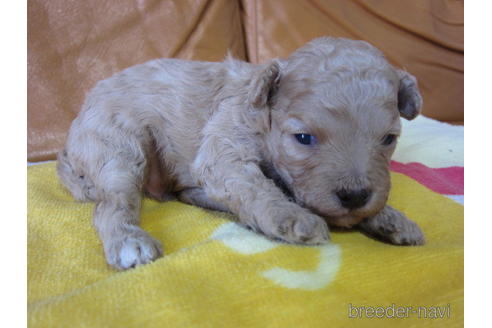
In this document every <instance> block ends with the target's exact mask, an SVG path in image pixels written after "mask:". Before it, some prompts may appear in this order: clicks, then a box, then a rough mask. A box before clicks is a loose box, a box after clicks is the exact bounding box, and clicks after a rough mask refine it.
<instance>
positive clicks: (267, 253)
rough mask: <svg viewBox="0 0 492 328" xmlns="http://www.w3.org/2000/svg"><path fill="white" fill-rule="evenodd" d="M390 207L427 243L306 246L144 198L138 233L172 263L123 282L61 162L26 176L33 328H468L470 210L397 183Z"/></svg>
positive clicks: (344, 237) (359, 238) (401, 179)
mask: <svg viewBox="0 0 492 328" xmlns="http://www.w3.org/2000/svg"><path fill="white" fill-rule="evenodd" d="M392 179H393V180H392V181H393V189H392V193H391V196H390V201H389V203H390V204H391V205H392V206H394V207H395V208H397V209H399V210H401V211H403V212H404V213H406V214H407V215H408V216H409V217H410V218H412V219H413V220H415V221H416V222H418V223H419V225H420V226H421V228H422V230H423V231H424V233H425V235H426V239H427V244H426V245H425V246H422V247H398V246H392V245H388V244H384V243H381V242H378V241H375V240H372V239H370V238H368V237H366V236H364V235H363V234H361V233H359V232H333V233H332V241H333V243H332V244H330V245H327V246H319V247H305V246H293V245H286V244H281V243H276V242H272V241H269V240H267V239H265V238H263V237H262V236H260V235H257V234H254V233H252V232H249V231H247V230H245V229H243V228H241V227H239V226H238V225H236V224H234V223H232V222H231V221H229V220H228V219H227V215H226V214H222V213H217V212H211V211H206V210H203V209H200V208H197V207H193V206H188V205H184V204H182V203H179V202H176V201H170V202H167V203H158V202H154V201H151V200H148V199H146V200H145V201H144V203H143V209H142V214H141V223H142V226H143V228H144V229H145V230H147V231H149V232H150V233H151V235H152V236H154V237H155V238H157V239H159V240H160V241H161V242H162V243H163V244H164V252H165V256H164V257H163V258H161V259H159V260H158V261H156V262H154V263H152V264H149V265H146V266H142V267H138V268H136V269H133V270H129V271H125V272H117V271H114V270H112V269H111V268H109V267H108V266H107V265H106V262H105V260H104V257H103V251H102V247H101V245H100V242H99V240H98V239H97V236H96V233H95V231H94V230H93V228H92V226H91V217H92V210H93V204H90V203H87V204H86V203H76V202H75V201H74V200H73V199H72V197H71V196H70V195H69V193H68V192H67V191H65V190H64V189H63V188H62V187H61V186H60V185H59V182H58V179H57V177H56V174H55V164H54V163H48V164H43V165H37V166H33V167H29V168H28V323H29V326H30V327H50V328H51V327H91V328H93V327H282V328H285V327H351V326H357V327H359V326H361V327H375V326H378V327H381V326H388V327H400V326H402V327H408V326H413V325H415V326H416V325H418V326H419V327H420V326H424V327H425V326H444V325H445V326H446V327H454V326H462V325H463V207H462V206H461V205H459V204H457V203H455V202H453V201H452V200H450V199H448V198H446V197H444V196H442V195H439V194H437V193H434V192H432V191H430V190H429V189H427V188H425V187H424V186H422V185H420V184H418V183H417V182H415V181H414V180H412V179H410V178H408V177H407V176H404V175H401V174H398V173H393V174H392Z"/></svg>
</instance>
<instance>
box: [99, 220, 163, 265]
mask: <svg viewBox="0 0 492 328" xmlns="http://www.w3.org/2000/svg"><path fill="white" fill-rule="evenodd" d="M105 253H106V259H107V261H108V263H109V264H110V265H112V266H113V267H115V268H116V269H119V270H126V269H129V268H134V267H136V266H139V265H142V264H147V263H150V262H152V261H154V260H155V259H157V258H159V257H161V256H162V246H161V244H160V242H158V241H157V240H155V239H154V238H152V237H150V236H149V234H147V233H146V232H145V231H143V230H142V229H140V228H138V227H136V229H134V230H133V231H131V232H129V233H125V234H122V235H121V236H118V237H116V238H114V240H111V241H109V242H108V245H107V247H106V245H105Z"/></svg>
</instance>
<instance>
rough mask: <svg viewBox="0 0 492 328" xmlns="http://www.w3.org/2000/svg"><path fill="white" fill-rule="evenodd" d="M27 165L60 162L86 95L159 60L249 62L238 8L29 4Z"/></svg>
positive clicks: (221, 0)
mask: <svg viewBox="0 0 492 328" xmlns="http://www.w3.org/2000/svg"><path fill="white" fill-rule="evenodd" d="M27 4H28V38H27V47H28V122H27V123H28V160H30V161H39V160H46V159H53V158H55V154H56V152H57V151H58V150H59V149H60V148H62V147H63V143H64V140H65V137H66V133H67V131H68V128H69V126H70V123H71V121H72V120H73V119H74V118H75V116H76V114H77V113H78V111H79V109H80V106H81V104H82V102H83V100H84V95H85V93H86V92H87V91H88V90H89V89H90V88H91V87H92V86H93V85H94V84H95V83H96V82H97V81H98V80H101V79H103V78H106V77H109V76H111V75H112V74H114V73H115V72H118V71H120V70H122V69H124V68H126V67H129V66H132V65H135V64H138V63H142V62H145V61H147V60H150V59H152V58H158V57H179V58H184V59H200V60H211V61H217V60H221V59H222V58H223V57H224V56H225V54H226V52H227V49H228V48H229V49H231V51H232V52H233V53H234V54H235V55H236V56H237V57H240V58H243V59H245V49H244V44H245V42H244V38H243V31H242V25H241V16H240V15H241V13H240V7H239V2H238V1H229V0H212V1H207V0H194V1H192V0H174V1H145V0H140V1H134V0H113V1H109V0H84V1H66V0H30V1H28V3H27Z"/></svg>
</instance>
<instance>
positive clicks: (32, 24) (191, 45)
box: [27, 0, 464, 161]
mask: <svg viewBox="0 0 492 328" xmlns="http://www.w3.org/2000/svg"><path fill="white" fill-rule="evenodd" d="M27 4H28V37H27V49H28V57H27V58H28V59H27V68H28V83H27V85H28V99H27V104H28V115H27V117H28V121H27V124H28V160H30V161H39V160H47V159H54V158H55V154H56V152H57V151H58V149H60V148H61V147H62V146H63V142H64V140H65V137H66V133H67V131H68V128H69V126H70V122H71V121H72V120H73V119H74V118H75V116H76V115H77V112H78V111H79V109H80V106H81V105H82V102H83V99H84V95H85V94H86V92H87V91H88V90H89V89H90V88H91V87H92V86H93V85H94V84H95V83H96V82H97V81H98V80H100V79H103V78H106V77H109V76H111V75H112V74H114V73H116V72H118V71H120V70H122V69H124V68H126V67H129V66H132V65H135V64H138V63H142V62H145V61H147V60H150V59H153V58H159V57H177V58H183V59H195V60H208V61H219V60H222V59H223V58H224V56H225V54H226V52H227V51H228V50H230V51H231V52H232V53H233V54H234V55H235V56H236V57H239V58H241V59H244V60H248V61H251V62H253V63H259V62H263V61H265V60H267V59H269V58H273V57H280V56H286V55H287V54H289V53H290V52H292V51H293V50H295V49H296V48H297V47H299V46H301V45H302V44H304V43H306V42H307V41H309V40H311V39H313V38H315V37H318V36H324V35H330V36H341V37H348V38H352V39H362V40H366V41H369V42H370V43H372V44H374V45H375V46H376V47H378V48H380V49H381V50H382V51H383V52H384V53H385V54H386V56H387V57H388V59H389V60H390V61H391V62H392V63H393V64H395V65H397V66H399V67H403V68H405V69H407V70H408V71H409V72H411V73H412V74H414V75H415V76H416V77H417V78H418V80H419V84H420V87H421V91H422V93H423V97H424V108H423V113H424V115H426V116H428V117H431V118H435V119H439V120H442V121H448V122H452V123H461V124H462V123H463V121H464V113H463V75H464V72H463V57H464V48H463V32H464V22H463V10H464V8H463V1H459V0H411V1H409V0H242V1H241V0H208V1H207V0H173V1H171V0H168V1H158V0H131V1H130V0H84V1H67V0H30V1H28V3H27Z"/></svg>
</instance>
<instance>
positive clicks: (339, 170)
mask: <svg viewBox="0 0 492 328" xmlns="http://www.w3.org/2000/svg"><path fill="white" fill-rule="evenodd" d="M421 104H422V99H421V96H420V94H419V91H418V88H417V82H416V80H415V78H414V77H413V76H411V75H410V74H408V73H407V72H404V71H401V70H398V69H395V68H394V67H392V66H391V65H390V64H389V63H388V62H387V61H386V59H385V58H384V56H383V54H382V53H381V52H380V51H378V50H377V49H376V48H374V47H373V46H371V45H369V44H368V43H366V42H362V41H353V40H347V39H338V38H327V37H326V38H319V39H315V40H313V41H311V42H309V43H308V44H306V45H305V46H304V47H302V48H300V49H298V50H297V51H295V52H294V53H293V54H292V55H291V56H290V57H288V58H287V59H277V60H273V61H271V62H269V63H267V64H263V65H252V64H249V63H246V62H243V61H239V60H235V59H232V58H227V59H226V60H225V61H224V62H221V63H209V62H195V61H183V60H177V59H158V60H153V61H150V62H147V63H145V64H141V65H137V66H134V67H131V68H128V69H126V70H124V71H122V72H120V73H118V74H116V75H114V76H112V77H110V78H108V79H106V80H103V81H101V82H99V83H98V84H97V85H96V86H95V88H94V89H93V90H92V91H91V92H90V93H89V95H88V96H87V99H86V101H85V103H84V105H83V107H82V110H81V111H80V113H79V115H78V117H77V118H76V119H75V120H74V122H73V124H72V126H71V128H70V132H69V135H68V140H67V143H66V146H65V149H64V150H62V151H61V152H60V154H59V156H58V160H59V162H58V174H59V176H60V178H61V181H62V182H63V183H64V185H65V186H66V187H67V188H68V189H69V190H70V191H71V192H72V194H73V196H74V197H75V198H77V199H78V200H81V201H94V202H95V203H96V207H95V211H94V226H95V228H96V230H97V232H98V234H99V237H100V238H101V241H102V243H103V246H104V251H105V254H106V259H107V261H108V263H109V264H111V265H112V266H114V267H116V268H118V269H127V268H131V267H134V266H136V265H141V264H145V263H148V262H151V261H153V260H155V259H156V258H158V257H159V256H161V255H162V248H161V245H160V243H159V242H158V241H157V240H155V239H153V238H152V237H150V236H149V234H147V233H146V232H145V231H143V230H142V229H141V228H140V227H139V225H138V222H139V212H140V205H141V197H142V192H143V191H144V192H146V193H147V194H148V195H150V196H152V197H154V198H157V199H165V198H166V197H167V196H168V195H176V196H177V197H178V199H180V200H182V201H184V202H186V203H189V204H194V205H198V206H202V207H206V208H211V209H217V210H223V211H230V212H232V213H233V214H235V215H237V216H238V219H239V221H240V222H241V223H242V224H244V225H246V226H249V227H251V228H252V229H254V230H256V231H259V232H261V233H263V234H265V235H267V236H268V237H271V238H275V239H280V240H283V241H286V242H289V243H302V244H321V243H326V242H328V240H329V234H328V226H327V222H328V223H329V224H331V225H334V226H342V227H353V226H357V227H360V228H362V229H364V230H365V231H366V232H368V233H369V234H372V235H375V236H377V237H380V238H384V239H387V240H389V241H390V242H392V243H394V244H422V243H423V242H424V238H423V235H422V233H421V231H420V229H419V228H418V227H417V225H416V224H415V223H413V222H412V221H410V220H408V219H407V218H406V217H405V216H404V215H403V214H402V213H400V212H398V211H396V210H394V209H392V208H390V207H389V206H387V205H385V204H386V201H387V198H388V193H389V189H390V175H389V161H390V157H391V155H392V153H393V151H394V149H395V145H396V139H397V137H398V135H399V134H400V129H401V127H400V118H399V117H400V116H402V117H404V118H406V119H413V118H414V117H415V116H416V115H417V114H418V113H419V109H420V107H421Z"/></svg>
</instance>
